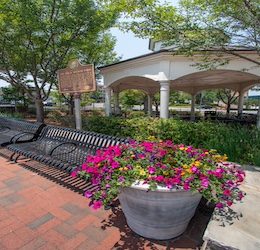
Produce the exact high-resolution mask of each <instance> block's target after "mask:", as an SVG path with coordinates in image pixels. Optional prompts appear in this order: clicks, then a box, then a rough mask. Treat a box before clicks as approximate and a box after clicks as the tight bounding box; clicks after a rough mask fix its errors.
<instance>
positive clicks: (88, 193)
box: [84, 191, 93, 198]
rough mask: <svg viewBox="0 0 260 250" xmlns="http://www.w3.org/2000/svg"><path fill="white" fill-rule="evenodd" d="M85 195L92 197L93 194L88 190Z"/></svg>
mask: <svg viewBox="0 0 260 250" xmlns="http://www.w3.org/2000/svg"><path fill="white" fill-rule="evenodd" d="M84 195H85V197H87V198H90V197H92V195H93V194H92V192H90V191H86V192H85V194H84Z"/></svg>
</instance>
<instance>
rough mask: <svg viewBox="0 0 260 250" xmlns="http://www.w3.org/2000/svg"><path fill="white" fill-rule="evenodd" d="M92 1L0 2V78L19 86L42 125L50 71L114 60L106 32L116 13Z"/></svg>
mask: <svg viewBox="0 0 260 250" xmlns="http://www.w3.org/2000/svg"><path fill="white" fill-rule="evenodd" d="M99 2H102V1H97V2H94V0H85V1H82V0H63V1H57V0H19V1H18V0H0V9H1V12H0V31H1V36H0V46H1V51H0V70H1V71H0V72H1V73H0V79H2V80H5V81H6V82H9V83H10V84H12V85H13V86H19V87H21V88H22V89H23V91H24V92H25V93H26V94H27V95H28V97H29V98H30V99H31V100H32V101H34V102H35V106H36V113H37V121H39V122H43V119H44V113H43V101H44V100H46V99H47V98H48V96H49V94H50V91H51V89H52V87H53V86H55V85H57V78H56V71H57V70H58V69H60V68H64V67H66V66H67V63H68V61H69V60H71V59H74V58H79V59H80V60H81V62H82V63H94V64H95V65H96V66H98V65H100V64H106V63H111V62H114V61H115V60H117V57H116V54H115V52H113V48H114V45H115V39H114V38H113V37H111V35H110V34H109V33H107V32H106V30H107V29H108V28H110V27H111V26H112V25H114V24H115V21H116V19H117V17H118V13H117V10H116V9H115V10H113V9H111V8H110V9H109V8H108V7H107V8H103V7H102V5H101V4H99Z"/></svg>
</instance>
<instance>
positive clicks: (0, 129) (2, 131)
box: [0, 126, 10, 133]
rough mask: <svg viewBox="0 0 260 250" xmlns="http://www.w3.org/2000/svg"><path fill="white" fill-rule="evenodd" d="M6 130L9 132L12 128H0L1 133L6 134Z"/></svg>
mask: <svg viewBox="0 0 260 250" xmlns="http://www.w3.org/2000/svg"><path fill="white" fill-rule="evenodd" d="M2 129H3V130H2ZM6 130H7V131H8V130H10V128H9V127H7V126H0V133H4V132H6Z"/></svg>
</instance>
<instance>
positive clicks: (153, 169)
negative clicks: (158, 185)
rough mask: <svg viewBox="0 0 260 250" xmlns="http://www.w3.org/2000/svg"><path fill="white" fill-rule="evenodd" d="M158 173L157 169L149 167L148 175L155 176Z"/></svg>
mask: <svg viewBox="0 0 260 250" xmlns="http://www.w3.org/2000/svg"><path fill="white" fill-rule="evenodd" d="M155 172H156V168H155V167H148V173H149V174H154V173H155Z"/></svg>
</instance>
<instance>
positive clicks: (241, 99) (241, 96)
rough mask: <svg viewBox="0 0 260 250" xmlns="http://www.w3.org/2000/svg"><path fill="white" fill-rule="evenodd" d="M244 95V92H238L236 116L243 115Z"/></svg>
mask: <svg viewBox="0 0 260 250" xmlns="http://www.w3.org/2000/svg"><path fill="white" fill-rule="evenodd" d="M244 94H245V91H242V90H241V91H239V97H238V108H237V115H238V116H240V115H242V114H243V106H244Z"/></svg>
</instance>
